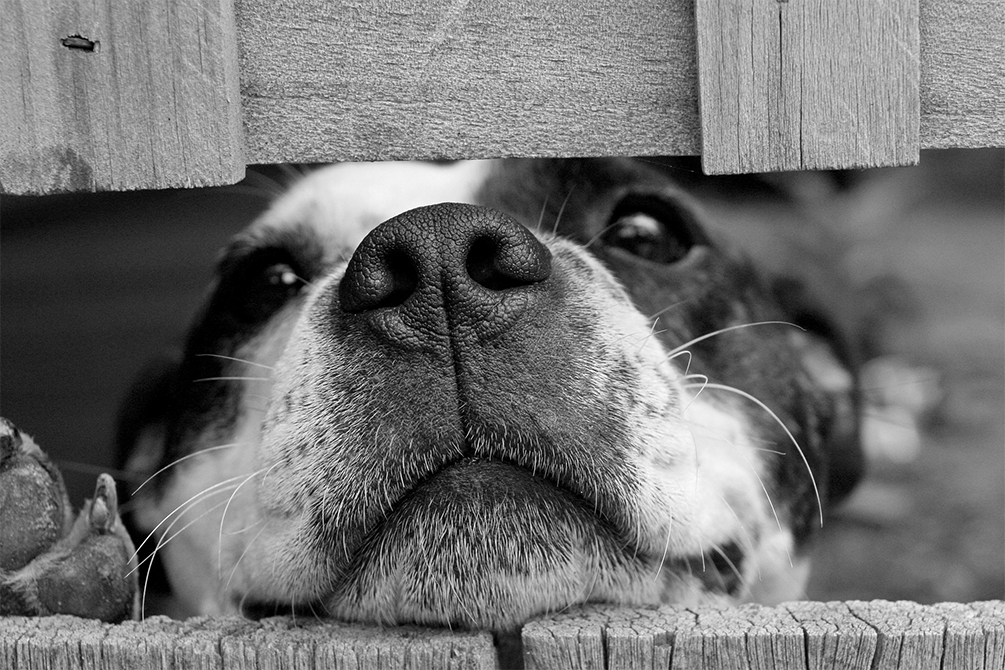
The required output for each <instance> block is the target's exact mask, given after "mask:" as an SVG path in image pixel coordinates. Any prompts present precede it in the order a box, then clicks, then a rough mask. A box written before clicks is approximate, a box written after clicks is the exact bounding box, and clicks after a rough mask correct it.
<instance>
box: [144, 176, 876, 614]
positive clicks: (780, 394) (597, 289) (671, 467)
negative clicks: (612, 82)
mask: <svg viewBox="0 0 1005 670" xmlns="http://www.w3.org/2000/svg"><path fill="white" fill-rule="evenodd" d="M772 294H773V292H772V290H771V287H770V286H769V285H767V284H766V283H764V282H763V280H762V278H760V277H759V276H758V274H757V273H756V272H755V269H754V268H753V267H752V265H751V264H750V263H749V262H747V261H745V260H743V259H742V258H741V257H739V256H738V255H736V254H735V253H734V252H733V251H731V250H730V249H729V248H728V247H727V246H725V243H724V242H723V241H722V240H720V239H718V234H717V233H716V232H714V231H713V230H712V227H710V226H707V225H706V223H705V222H704V221H703V216H702V214H700V213H699V211H698V210H697V209H696V206H695V205H694V204H693V203H692V202H691V201H690V199H689V198H688V197H687V196H686V195H685V194H684V193H682V192H681V191H680V190H679V189H678V188H677V187H675V185H674V183H673V182H672V181H671V180H670V179H668V178H667V176H665V174H663V173H662V172H661V171H659V170H655V169H652V168H650V167H649V166H646V165H644V164H639V163H635V162H631V161H626V160H588V161H486V162H459V163H451V164H413V163H408V164H366V165H360V164H356V165H353V164H343V165H336V166H333V167H329V168H325V169H322V170H319V171H317V172H315V173H313V174H311V175H310V176H308V177H306V178H305V179H303V180H302V181H301V182H300V183H299V184H297V185H296V186H294V187H293V188H292V189H291V190H290V192H289V193H288V194H287V195H285V196H284V197H282V198H281V199H280V200H278V201H277V202H276V203H275V204H274V206H273V207H272V208H271V209H269V210H268V211H267V212H266V213H265V214H264V215H262V216H261V217H260V219H259V220H257V221H256V222H254V223H253V224H252V225H251V226H250V228H248V230H247V231H246V232H244V233H243V234H241V235H240V236H239V237H238V238H237V239H235V240H234V241H233V243H232V244H231V245H230V246H229V247H228V248H227V249H226V250H225V252H224V254H223V257H222V260H221V262H220V264H219V268H218V276H217V280H216V282H215V285H214V286H213V288H212V291H211V294H210V296H209V298H208V300H207V301H206V304H205V306H204V308H203V309H202V311H201V312H200V313H199V315H198V316H197V318H196V320H195V323H194V325H193V326H192V328H191V331H190V333H189V335H188V339H187V341H186V344H185V348H184V353H183V356H182V358H181V359H180V361H178V362H177V364H174V365H172V366H170V367H169V369H167V370H166V371H165V373H164V374H163V375H162V376H161V379H162V381H163V382H164V383H163V384H162V385H161V392H160V393H158V394H155V395H156V397H157V400H156V401H148V402H142V403H139V404H138V405H134V410H136V409H137V408H139V412H140V413H141V414H142V415H143V417H142V421H140V422H139V424H138V425H139V428H138V429H137V430H135V431H130V433H131V437H130V441H131V442H133V443H134V445H135V448H134V451H133V454H132V455H131V461H130V462H131V467H132V468H133V469H135V470H139V471H145V472H153V471H154V470H157V469H158V468H159V467H165V468H167V469H166V470H165V471H164V472H163V473H162V474H160V475H159V476H158V477H157V478H156V479H155V482H154V484H152V485H150V486H148V487H147V488H146V489H145V490H143V491H141V492H140V494H139V495H138V496H137V509H138V512H137V514H136V518H137V520H138V525H139V526H140V528H142V529H143V530H145V531H147V532H151V531H152V532H154V533H155V535H156V536H157V537H159V538H160V540H159V542H158V545H159V552H158V553H159V555H160V556H161V557H162V558H163V559H164V561H165V563H166V566H167V569H168V574H169V577H170V580H171V582H172V585H173V588H174V590H175V593H176V595H177V596H178V597H179V598H181V599H182V600H183V601H184V602H185V603H186V604H187V605H188V606H189V608H190V609H192V610H195V611H200V612H205V613H214V612H225V611H233V610H236V609H240V608H244V609H246V610H247V609H254V608H256V607H261V606H272V605H285V606H288V607H292V608H293V609H295V610H302V611H313V612H315V613H318V614H329V615H333V616H336V617H340V618H346V619H352V620H361V621H374V622H384V623H404V622H419V623H427V624H441V625H464V626H470V627H482V628H492V629H496V630H504V629H508V628H512V627H514V626H517V625H519V624H520V623H521V622H523V621H524V620H526V619H527V618H529V617H531V616H533V615H535V614H538V613H541V612H545V611H553V610H558V609H561V608H564V607H566V606H568V605H570V604H573V603H580V602H611V603H631V604H654V603H665V602H680V603H689V604H697V603H700V602H707V601H741V600H759V601H762V602H773V601H778V600H782V599H788V598H793V597H798V596H799V595H800V594H801V591H802V588H803V585H804V580H805V574H806V569H805V568H806V566H805V560H804V552H803V548H804V546H805V543H806V541H807V540H808V538H809V537H810V536H811V535H812V534H813V533H814V531H815V530H816V529H817V528H819V526H820V525H821V522H822V518H823V512H824V509H825V507H826V505H827V504H828V500H829V499H832V498H834V497H836V496H837V495H840V494H842V493H843V492H844V491H845V490H847V488H848V487H849V486H850V484H851V483H852V482H853V480H854V479H855V478H856V476H857V472H856V468H855V467H854V464H855V463H856V462H857V459H856V458H855V454H856V449H857V446H856V443H855V440H854V433H855V428H854V425H855V417H854V416H853V414H854V402H853V401H852V398H851V394H852V391H851V384H850V381H849V380H850V377H849V376H848V375H847V374H845V373H844V372H843V369H842V367H841V364H840V363H839V360H838V357H836V356H834V355H832V354H831V353H830V352H829V350H828V349H827V347H826V346H822V345H821V342H822V341H823V340H822V338H820V337H818V336H817V335H816V334H814V333H811V332H807V331H804V330H802V329H800V328H798V327H795V326H794V325H792V324H791V323H781V322H786V321H788V320H789V319H791V318H792V315H791V314H787V313H786V311H785V310H784V309H782V307H781V306H780V305H779V304H778V303H777V301H775V300H774V299H773V298H772ZM151 397H153V396H151ZM134 413H135V412H134ZM829 463H831V464H834V463H837V464H838V465H833V467H832V468H831V475H830V476H829V474H828V464H829ZM848 463H852V464H853V465H852V466H851V467H847V465H846V464H848ZM838 469H840V470H841V472H839V473H837V474H836V475H835V474H834V473H835V472H836V471H837V470H838Z"/></svg>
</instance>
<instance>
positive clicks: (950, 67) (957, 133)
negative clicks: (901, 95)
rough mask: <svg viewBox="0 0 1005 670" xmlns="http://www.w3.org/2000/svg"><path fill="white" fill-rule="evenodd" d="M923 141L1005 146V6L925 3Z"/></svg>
mask: <svg viewBox="0 0 1005 670" xmlns="http://www.w3.org/2000/svg"><path fill="white" fill-rule="evenodd" d="M921 142H922V146H923V147H925V148H933V149H937V148H948V147H1000V146H1005V5H1003V4H1002V2H1001V0H967V2H940V1H939V0H921Z"/></svg>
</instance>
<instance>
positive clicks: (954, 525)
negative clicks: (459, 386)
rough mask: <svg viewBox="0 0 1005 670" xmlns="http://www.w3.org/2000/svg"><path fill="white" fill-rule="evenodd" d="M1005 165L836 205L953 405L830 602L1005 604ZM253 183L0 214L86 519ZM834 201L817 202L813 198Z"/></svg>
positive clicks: (31, 342) (23, 361) (827, 589)
mask: <svg viewBox="0 0 1005 670" xmlns="http://www.w3.org/2000/svg"><path fill="white" fill-rule="evenodd" d="M1001 156H1002V154H1001V152H946V153H939V154H936V153H927V154H926V155H925V156H924V159H923V161H924V162H923V167H922V168H920V169H902V170H884V171H878V172H876V173H869V174H866V175H860V176H859V177H858V178H857V179H856V180H855V181H856V182H857V183H855V184H854V185H853V187H852V188H851V189H850V190H848V191H845V192H842V193H837V194H835V193H830V192H829V193H827V194H826V195H827V198H826V203H825V204H824V205H822V207H823V216H822V217H821V220H826V219H829V220H832V221H834V222H835V225H837V226H839V227H840V228H839V229H838V233H837V237H839V238H840V239H842V240H846V241H847V248H846V249H843V254H842V255H841V256H840V259H838V258H837V257H833V256H832V257H833V262H842V263H847V264H849V265H850V266H851V268H852V270H853V272H860V273H861V274H862V275H867V274H870V273H872V274H878V273H877V271H876V269H877V268H885V269H886V270H888V271H889V273H890V274H892V276H893V277H894V278H895V279H898V280H899V283H898V284H897V286H896V287H894V289H893V290H894V293H896V292H897V291H899V290H900V289H906V290H905V291H904V297H905V299H908V300H911V301H913V302H914V303H915V305H916V308H915V309H913V310H910V312H909V313H905V314H904V316H903V318H902V319H901V320H899V321H895V322H894V324H893V326H892V327H891V329H890V332H888V333H887V334H886V335H885V336H884V342H886V343H888V344H889V345H890V346H892V347H893V349H894V351H892V352H891V353H899V354H902V355H903V356H905V357H906V358H907V359H908V360H909V361H910V362H911V363H913V364H916V365H927V366H931V368H932V370H933V373H934V374H938V375H939V376H940V379H941V388H942V389H943V390H944V393H945V396H944V400H943V401H942V402H941V403H940V404H938V405H936V406H935V409H934V412H932V414H931V416H930V417H929V421H928V423H927V424H926V431H925V435H924V439H923V440H922V442H921V445H920V451H918V452H917V453H916V454H912V453H907V454H906V455H905V454H904V453H902V452H901V453H900V455H898V452H893V453H892V454H890V453H887V454H881V455H880V456H879V457H878V458H877V459H876V462H875V463H874V464H873V466H872V469H871V471H870V475H869V477H868V479H867V480H866V482H865V484H864V485H863V486H862V488H861V489H860V491H859V492H858V493H857V494H856V495H855V497H853V499H852V500H851V501H850V503H849V505H848V506H847V508H846V509H845V511H844V512H843V513H841V514H839V516H837V517H836V518H835V519H834V521H833V522H831V523H830V524H829V528H828V529H827V531H828V532H826V533H825V534H824V537H823V539H822V543H821V544H820V546H819V547H818V551H817V552H816V559H815V560H816V564H815V566H814V577H813V580H812V582H811V590H810V593H809V596H810V597H812V598H816V599H834V598H891V599H896V598H908V599H913V600H918V601H921V602H932V601H937V600H945V599H950V600H975V599H982V598H1001V597H1002V596H1003V578H1002V567H1003V555H1005V550H1003V509H1005V497H1003V496H1005V494H1003V490H1005V485H1003V470H1005V465H1003V453H1002V444H1003V440H1005V437H1003V426H1002V413H1001V407H1002V405H1003V403H1005V398H1003V376H1005V360H1003V343H1002V337H1003V330H1005V296H1003V283H1005V277H1003V273H1005V271H1003V263H1005V250H1003V237H1002V218H1003V202H1002V200H1003V196H1002V181H1001V178H1002V159H1001ZM263 172H265V173H268V174H270V175H271V174H275V175H276V176H277V177H279V178H280V179H282V175H281V174H280V173H278V172H277V171H273V170H263ZM248 183H249V184H250V186H251V187H252V188H257V190H258V191H259V194H258V195H252V194H249V192H248V189H246V188H238V189H221V190H214V191H205V190H204V191H192V192H149V193H123V194H99V195H81V196H56V197H51V198H46V199H31V198H4V199H3V201H2V202H0V207H2V211H0V269H2V276H0V301H2V302H0V336H2V339H0V414H3V415H5V416H7V417H9V418H11V419H12V420H14V421H15V422H17V423H18V425H20V426H21V427H22V428H24V429H25V430H26V431H27V432H29V433H31V434H33V435H34V436H35V437H36V439H37V441H38V442H39V443H40V444H41V445H42V446H43V447H44V448H45V449H46V450H47V451H48V452H49V453H50V455H51V456H52V457H53V458H54V459H55V460H56V461H57V462H59V463H60V464H61V466H62V468H63V471H64V475H65V477H66V479H67V483H68V486H69V488H70V494H71V499H72V500H73V501H74V503H75V504H79V503H80V502H81V501H82V500H83V498H84V497H85V496H87V495H90V492H91V490H92V489H93V482H94V477H95V475H96V471H90V470H88V468H89V467H94V466H106V465H108V464H110V463H111V461H112V455H111V453H110V452H111V448H110V445H111V443H112V433H113V423H114V416H115V411H116V406H117V404H118V402H119V400H120V398H121V396H122V394H123V392H124V390H125V388H126V385H127V384H128V381H129V379H130V378H131V377H132V376H133V374H134V373H135V371H136V370H137V369H138V368H139V367H140V366H141V365H142V363H143V362H144V361H145V360H146V359H147V358H148V357H149V355H150V354H151V353H153V352H156V351H158V350H160V349H161V348H163V347H164V346H165V345H166V344H170V343H171V342H172V338H174V337H177V336H180V334H181V333H182V331H183V330H184V328H185V326H186V324H187V321H188V319H189V317H190V315H191V313H192V311H193V310H194V308H195V305H196V304H197V303H198V301H199V299H200V298H201V297H202V295H203V291H204V289H205V286H206V284H207V282H208V280H209V277H210V269H211V267H212V263H213V259H214V257H215V254H216V250H217V249H219V248H220V247H221V246H222V245H223V243H224V242H225V241H226V239H227V238H228V237H230V235H232V234H233V233H234V232H236V231H238V230H240V229H241V228H243V227H244V225H245V224H246V223H247V222H248V221H250V220H251V219H252V218H253V217H254V216H255V214H257V213H258V212H259V211H260V210H261V209H262V208H264V207H265V205H266V204H267V203H268V200H267V199H266V198H265V197H260V196H262V195H267V193H265V190H267V189H268V188H270V185H269V184H267V183H265V182H263V180H262V179H261V178H260V177H259V178H252V179H249V180H248ZM817 185H818V184H817V182H815V181H813V180H808V181H807V182H805V184H803V190H804V191H806V193H805V194H806V195H807V197H815V195H816V194H815V193H813V192H811V191H812V189H814V188H816V187H817ZM754 218H756V217H754ZM751 230H752V233H751V244H757V243H760V244H765V243H770V241H771V240H772V239H773V238H772V236H773V235H774V234H776V231H771V230H760V229H758V228H756V224H754V223H752V224H751ZM810 230H812V229H810ZM816 232H820V233H822V234H823V233H826V234H831V235H833V234H834V230H825V231H816ZM816 232H815V233H814V234H816ZM789 233H793V231H789ZM793 234H799V235H803V236H805V235H806V234H807V231H806V230H800V231H796V232H794V233H793ZM823 236H824V237H826V235H823ZM825 255H826V254H825ZM785 260H786V259H784V258H783V259H781V262H785ZM75 463H81V464H85V466H83V467H82V466H79V465H75ZM137 483H138V482H135V483H133V486H135V484H137Z"/></svg>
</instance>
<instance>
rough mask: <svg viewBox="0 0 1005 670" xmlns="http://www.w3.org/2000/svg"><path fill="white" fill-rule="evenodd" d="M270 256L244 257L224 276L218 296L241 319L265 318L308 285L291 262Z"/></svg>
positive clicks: (254, 319)
mask: <svg viewBox="0 0 1005 670" xmlns="http://www.w3.org/2000/svg"><path fill="white" fill-rule="evenodd" d="M270 256H272V255H271V254H266V255H264V256H262V255H258V256H257V257H256V255H251V256H250V257H248V258H244V259H242V260H241V261H240V262H239V263H236V264H235V265H234V266H232V267H229V268H227V271H226V272H225V273H224V274H223V276H222V278H221V285H220V290H219V292H218V295H219V298H220V299H222V300H224V301H225V305H226V309H227V310H228V311H229V312H230V313H231V314H233V315H234V316H236V317H237V318H238V319H239V320H240V321H243V322H248V323H258V322H261V321H264V320H265V319H267V318H269V317H270V316H272V314H274V313H275V312H276V311H278V310H279V309H281V308H282V307H283V305H285V304H286V303H287V302H288V301H289V300H291V299H292V298H294V297H296V296H297V295H298V294H299V293H300V292H301V291H303V289H304V286H306V281H305V280H304V279H303V278H302V277H301V276H300V274H299V273H298V272H297V270H296V269H295V268H294V267H293V265H292V264H291V263H288V262H283V261H279V260H277V259H276V258H275V256H272V257H271V258H270Z"/></svg>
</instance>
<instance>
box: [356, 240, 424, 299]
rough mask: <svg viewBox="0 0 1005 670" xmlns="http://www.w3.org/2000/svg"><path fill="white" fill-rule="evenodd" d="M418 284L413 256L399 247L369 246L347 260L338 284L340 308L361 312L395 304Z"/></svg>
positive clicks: (417, 274)
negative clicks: (382, 247)
mask: <svg viewBox="0 0 1005 670" xmlns="http://www.w3.org/2000/svg"><path fill="white" fill-rule="evenodd" d="M418 287H419V269H418V267H417V266H416V262H415V259H414V258H413V257H412V256H411V255H409V253H408V252H407V251H406V250H404V249H401V248H393V247H392V248H390V249H387V248H386V247H384V249H381V248H379V245H378V246H377V248H375V249H369V250H368V251H367V252H366V253H361V254H357V255H356V256H353V258H352V260H350V261H349V267H348V268H347V269H346V273H345V276H344V277H343V279H342V283H341V284H340V285H339V303H340V306H341V308H342V310H343V311H345V312H349V313H358V312H365V311H369V310H373V309H379V308H381V307H398V306H400V305H402V304H404V303H405V301H406V300H408V298H409V297H410V296H411V295H412V294H413V293H415V291H416V289H417V288H418Z"/></svg>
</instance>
